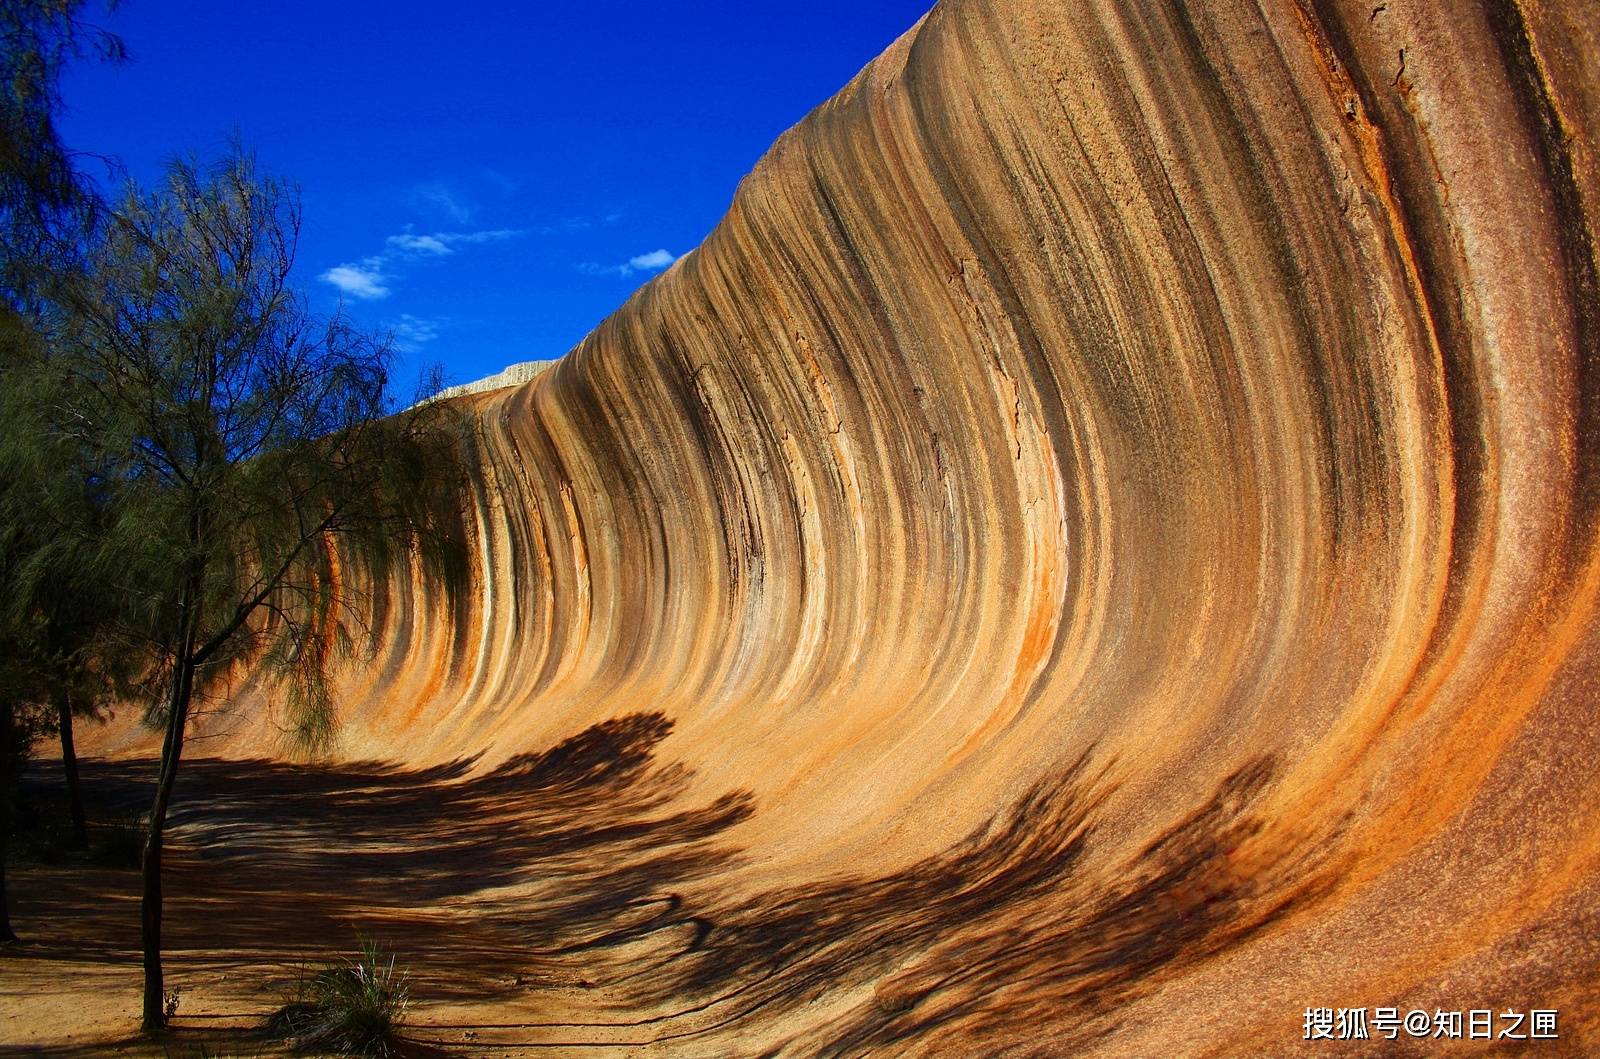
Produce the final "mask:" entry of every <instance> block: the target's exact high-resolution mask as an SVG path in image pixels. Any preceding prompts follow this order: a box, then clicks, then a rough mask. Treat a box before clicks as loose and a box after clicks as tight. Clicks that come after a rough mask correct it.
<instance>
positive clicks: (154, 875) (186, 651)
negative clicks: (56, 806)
mask: <svg viewBox="0 0 1600 1059" xmlns="http://www.w3.org/2000/svg"><path fill="white" fill-rule="evenodd" d="M186 598H187V599H192V598H194V597H193V596H187V597H186ZM182 610H183V612H184V613H183V624H184V632H183V638H182V643H181V645H180V647H179V649H178V652H177V658H176V660H175V661H174V662H173V665H172V698H171V701H170V702H169V703H168V705H167V732H166V738H165V739H164V740H163V741H162V744H161V774H160V776H159V778H158V779H157V780H156V800H155V804H153V805H152V806H151V807H150V825H149V828H148V830H147V831H146V833H145V842H144V857H143V860H142V863H141V864H140V874H141V875H142V877H143V890H144V892H143V896H142V898H141V900H140V904H139V924H140V931H141V934H142V935H143V940H144V1015H143V1023H144V1029H145V1031H146V1032H154V1031H157V1030H162V1029H165V1028H166V1025H167V1012H166V1006H165V1001H166V982H165V979H164V978H163V976H162V970H161V842H162V837H163V835H162V832H163V829H164V828H165V827H166V824H167V806H168V805H170V804H171V802H172V788H173V786H174V784H175V783H176V782H177V779H178V761H179V759H180V758H181V757H182V756H183V730H184V724H185V722H187V721H188V718H189V699H190V697H191V695H192V694H193V692H194V622H193V620H192V616H191V615H190V614H188V613H187V610H188V608H187V607H186V606H185V607H184V608H182Z"/></svg>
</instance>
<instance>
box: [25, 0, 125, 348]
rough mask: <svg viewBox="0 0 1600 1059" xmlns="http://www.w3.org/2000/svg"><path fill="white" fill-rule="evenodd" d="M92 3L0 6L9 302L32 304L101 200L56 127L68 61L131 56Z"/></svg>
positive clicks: (28, 1) (46, 0) (50, 0)
mask: <svg viewBox="0 0 1600 1059" xmlns="http://www.w3.org/2000/svg"><path fill="white" fill-rule="evenodd" d="M89 6H90V5H89V4H88V3H87V2H86V0H6V2H5V3H4V4H0V294H3V295H4V302H5V304H6V306H7V307H8V308H15V307H17V306H18V304H19V302H20V303H26V302H28V301H29V300H30V297H31V294H32V288H33V286H34V285H35V284H36V283H37V282H38V281H40V280H41V279H43V278H45V277H47V276H48V274H49V271H50V269H52V268H59V267H60V265H61V263H62V260H63V258H64V257H65V258H70V257H71V256H72V254H73V253H74V251H75V249H76V245H75V244H76V239H75V236H76V234H77V232H78V231H79V230H80V229H81V227H82V226H83V225H84V224H85V223H86V222H87V220H88V215H89V214H92V212H93V208H94V205H95V198H94V196H93V194H92V193H90V191H89V190H88V188H87V187H86V186H85V184H84V181H83V179H82V177H81V176H80V175H79V174H78V172H77V171H76V170H75V169H74V168H73V165H72V155H71V153H70V152H69V151H68V150H67V149H66V147H65V146H64V145H63V144H62V142H61V137H60V134H59V132H58V130H57V128H56V115H57V114H58V113H59V111H60V103H61V101H60V95H59V83H60V78H61V72H62V70H63V69H64V68H65V66H66V64H67V63H68V62H70V61H72V60H73V59H77V58H82V57H84V56H85V55H86V54H93V55H95V56H97V57H99V58H102V59H108V60H111V61H121V60H122V59H124V58H125V57H126V53H125V51H124V49H123V45H122V42H121V40H119V39H118V38H117V37H116V36H114V35H113V34H110V33H107V32H106V31H104V30H101V29H98V28H97V27H94V26H92V25H90V24H89V23H87V22H86V21H85V20H84V19H83V18H82V12H83V10H84V9H85V8H86V7H89ZM107 6H110V5H107ZM5 315H6V314H5V313H4V312H0V322H3V317H4V316H5ZM6 332H7V329H6V328H5V327H3V326H0V346H3V345H4V344H6V342H7V339H8V337H12V336H8V335H7V333H6Z"/></svg>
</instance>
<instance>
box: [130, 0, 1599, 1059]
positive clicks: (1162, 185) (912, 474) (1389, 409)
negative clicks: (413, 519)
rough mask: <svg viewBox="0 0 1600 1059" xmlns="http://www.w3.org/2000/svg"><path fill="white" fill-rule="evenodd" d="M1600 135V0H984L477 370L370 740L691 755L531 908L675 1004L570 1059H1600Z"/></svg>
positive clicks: (592, 758) (637, 987)
mask: <svg viewBox="0 0 1600 1059" xmlns="http://www.w3.org/2000/svg"><path fill="white" fill-rule="evenodd" d="M1597 134H1600V8H1597V7H1596V6H1595V5H1593V4H1592V3H1590V2H1587V0H1541V2H1539V3H1531V2H1518V0H1505V2H1489V0H1482V2H1479V0H1467V2H1461V3H1457V2H1450V3H1446V2H1443V0H1427V2H1425V0H1412V2H1403V3H1401V2H1395V0H1390V2H1388V3H1380V2H1376V0H1362V2H1361V3H1350V2H1343V0H1210V2H1206V3H1196V2H1192V0H1188V2H1185V0H1082V2H1077V3H1070V4H1068V3H1059V2H1046V0H943V2H941V3H940V4H939V5H938V6H937V7H936V8H934V9H933V11H931V12H930V13H929V14H928V15H927V16H926V17H925V18H924V19H923V20H922V21H921V22H919V23H918V24H917V25H916V26H915V27H913V28H912V29H911V30H910V31H909V32H907V33H906V34H905V35H904V37H902V38H901V39H900V40H899V41H898V42H897V43H896V44H895V45H894V46H893V47H891V48H890V49H889V50H888V51H887V52H886V53H885V54H884V55H883V56H882V57H880V58H879V59H878V60H876V61H875V62H874V63H872V64H871V65H870V66H869V67H867V68H866V69H865V70H863V71H862V72H861V74H860V75H859V76H858V77H856V79H855V80H853V81H852V82H851V83H850V84H849V85H848V86H846V87H845V88H844V89H843V91H841V92H840V93H839V94H838V95H837V96H836V97H835V98H833V99H832V100H830V101H829V102H827V103H826V104H824V105H823V106H821V107H820V108H819V109H818V110H817V111H815V112H814V113H813V114H811V115H810V116H809V117H808V118H807V119H806V120H805V121H804V122H802V123H801V124H800V125H798V126H796V127H795V128H793V129H791V130H790V131H789V132H788V133H786V134H785V135H784V136H783V137H782V138H781V139H780V140H779V141H778V142H777V143H776V144H775V145H774V147H773V148H772V150H771V152H770V153H769V154H768V155H767V156H766V157H765V158H764V159H763V160H762V161H761V162H760V164H759V165H758V166H757V167H756V169H755V170H754V172H753V173H751V175H750V176H749V177H748V178H747V179H746V180H745V181H744V182H743V183H742V184H741V186H740V187H739V190H738V194H737V196H736V198H735V200H734V202H733V205H732V207H731V209H730V210H729V212H728V214H727V217H726V218H725V219H724V220H723V221H722V223H721V224H720V225H719V226H718V227H717V228H716V230H715V231H714V232H713V233H712V234H711V235H710V236H709V238H707V240H706V241H705V243H704V244H703V245H702V246H701V247H700V248H698V249H697V250H695V251H694V252H692V253H690V254H688V255H686V256H685V257H684V258H683V259H682V260H680V261H678V262H677V263H676V264H674V265H673V266H672V267H671V268H670V269H669V270H668V271H667V272H666V273H664V274H663V275H662V276H661V277H659V278H658V279H656V280H655V281H653V282H651V283H650V284H648V285H647V286H645V287H644V288H643V289H641V290H640V291H639V292H638V293H637V294H636V295H635V296H634V297H633V298H632V299H630V300H629V301H628V303H627V304H626V305H624V306H623V307H622V308H621V309H620V310H619V311H618V312H616V313H615V314H614V315H613V316H612V317H611V318H609V319H608V320H606V321H605V322H604V323H603V324H602V325H601V326H600V327H598V328H597V329H596V330H595V332H594V333H593V334H591V335H590V336H589V337H588V338H587V339H586V340H585V341H584V342H583V343H582V344H581V345H580V346H578V347H577V348H576V349H574V350H573V351H572V352H571V353H569V354H568V355H567V356H565V357H563V358H562V359H561V360H560V361H559V362H557V363H556V364H555V365H554V366H553V367H551V368H550V369H549V370H547V371H544V372H542V373H540V374H538V375H537V376H536V377H535V378H533V379H532V381H531V382H529V383H527V384H526V385H522V386H519V387H515V388H509V389H497V390H493V391H491V392H485V393H479V394H473V395H467V396H462V397H460V398H458V400H459V401H460V402H461V404H462V406H463V407H466V408H468V409H470V411H471V413H472V415H473V416H474V417H475V422H476V424H477V427H476V432H475V441H474V452H473V460H474V465H475V467H476V468H477V474H476V475H475V479H474V482H473V490H472V505H471V509H470V511H469V512H467V514H468V517H469V522H470V526H471V528H472V539H473V548H474V552H473V555H474V559H473V562H474V577H473V588H472V591H471V592H470V593H469V596H468V598H466V599H464V600H461V601H458V602H457V603H455V604H453V605H451V604H448V603H447V602H446V601H445V600H443V599H442V598H441V597H440V596H439V595H438V593H437V592H436V591H435V590H434V589H432V588H430V586H428V585H427V584H425V583H423V582H422V581H421V580H414V581H413V582H411V583H407V584H397V585H393V586H389V588H388V589H386V590H385V591H384V592H383V593H381V594H380V597H379V600H378V602H379V608H378V613H377V615H376V619H375V630H376V633H377V636H378V643H379V646H378V649H377V654H376V657H375V658H374V659H372V660H371V661H370V662H364V663H363V664H362V665H361V666H360V667H359V671H356V672H352V673H351V674H350V675H349V677H348V679H347V681H346V684H345V688H346V690H345V694H344V699H345V701H346V702H347V703H348V704H349V705H348V708H347V710H346V714H345V716H344V731H345V744H344V749H343V752H344V753H345V754H347V755H348V756H349V757H351V758H385V759H394V760H399V761H403V762H407V763H409V764H412V765H415V766H418V767H421V766H434V765H444V764H446V763H449V762H452V761H463V760H470V761H471V762H472V770H473V774H474V775H477V776H490V775H498V776H518V775H532V774H535V773H536V774H537V775H539V776H545V777H548V775H551V774H552V773H549V772H548V770H549V769H551V768H556V764H552V762H556V763H557V764H559V763H560V762H567V764H565V765H561V768H568V767H569V766H570V767H576V766H572V765H571V762H572V761H578V762H580V763H584V762H587V764H585V765H584V768H585V769H591V770H592V769H598V770H599V771H598V772H592V771H590V772H583V775H586V776H587V775H591V774H592V775H601V774H604V775H605V776H608V777H612V778H611V779H607V780H606V783H607V784H609V783H612V782H613V779H614V780H615V782H616V783H617V784H623V783H624V781H626V783H634V782H637V783H641V784H645V783H648V784H655V785H656V786H650V787H649V788H648V790H649V791H650V792H653V793H650V794H649V796H648V797H646V796H645V794H644V793H641V792H643V791H644V790H645V788H638V789H635V790H634V791H633V793H632V794H627V793H618V792H617V791H614V790H613V789H612V788H611V787H609V786H606V785H604V784H602V785H599V786H597V787H596V788H595V795H594V797H595V799H596V801H595V803H594V804H596V805H600V804H602V802H603V799H604V798H638V799H642V800H640V801H638V802H637V805H638V806H639V807H640V808H639V812H641V813H645V814H646V815H649V816H650V818H651V819H652V820H668V819H670V820H673V821H679V822H680V824H677V825H674V826H681V827H682V828H683V829H684V830H683V831H682V833H677V832H672V831H668V832H665V834H666V835H667V837H666V838H659V837H658V838H657V839H654V840H652V841H658V842H659V843H661V844H660V845H659V846H652V847H651V848H652V850H656V851H657V853H658V854H659V855H657V853H652V855H651V856H652V857H654V858H655V859H649V858H645V857H644V856H643V854H642V853H639V851H638V850H635V853H639V857H640V859H639V860H638V861H637V863H634V862H629V863H630V864H632V865H633V867H632V868H630V870H629V871H627V872H623V871H620V865H619V864H612V863H609V862H608V863H603V864H601V863H596V864H587V865H586V866H584V867H582V868H581V869H580V868H577V867H574V868H571V871H572V872H574V873H578V872H581V871H589V872H592V873H594V875H595V877H598V875H599V874H600V873H602V872H603V871H609V870H610V869H612V868H619V870H618V871H616V872H615V873H614V874H612V875H609V876H607V878H609V879H611V883H609V884H608V885H610V887H611V889H610V890H609V891H608V892H609V893H611V894H612V895H613V896H615V895H617V894H621V895H622V898H619V899H618V900H616V901H613V902H612V903H609V904H608V903H606V901H604V900H598V901H595V902H591V903H590V904H587V905H584V906H582V907H579V906H577V905H575V904H574V905H571V906H570V907H567V906H564V907H566V914H565V917H564V918H561V917H551V918H549V919H547V920H542V921H541V922H545V923H546V926H545V928H544V930H545V935H546V936H535V932H532V931H531V930H530V932H529V936H527V937H525V938H521V939H518V938H517V937H516V936H515V934H512V933H508V934H506V935H504V936H503V940H504V942H505V944H507V945H508V946H511V947H513V948H515V947H516V946H517V945H519V944H520V945H525V946H526V948H527V951H528V952H529V953H530V954H531V953H534V952H536V951H537V952H539V953H543V954H544V956H543V957H541V958H549V959H569V958H570V959H572V960H577V961H580V962H581V963H582V964H583V966H585V967H586V968H588V971H587V972H586V973H588V974H589V975H591V976H592V977H593V978H594V980H595V981H596V982H597V983H598V987H599V988H601V990H602V992H603V993H604V996H605V1000H604V1003H603V1004H602V1005H600V1007H598V1008H597V1009H596V1010H597V1012H598V1014H597V1017H596V1018H595V1020H594V1021H595V1023H596V1024H599V1023H605V1024H606V1025H610V1026H613V1027H615V1026H618V1025H626V1026H628V1027H630V1029H628V1030H627V1033H630V1034H632V1036H619V1034H621V1033H622V1031H621V1030H616V1031H615V1032H613V1033H612V1035H611V1036H609V1037H606V1036H604V1032H611V1031H604V1032H603V1031H601V1030H596V1029H591V1030H578V1029H573V1030H568V1031H566V1032H565V1035H564V1036H563V1037H562V1038H561V1039H563V1040H597V1041H598V1040H604V1041H612V1042H632V1043H636V1044H642V1043H649V1042H655V1044H656V1047H657V1049H658V1050H659V1051H661V1052H662V1053H664V1054H685V1055H713V1054H716V1055H723V1054H727V1055H733V1054H750V1055H754V1054H793V1055H811V1054H829V1055H832V1054H839V1055H865V1054H868V1053H872V1054H880V1055H919V1054H920V1055H942V1056H945V1055H995V1054H1038V1055H1062V1054H1106V1055H1158V1054H1173V1055H1237V1054H1272V1055H1286V1054H1294V1053H1295V1052H1296V1050H1297V1049H1304V1050H1306V1051H1307V1053H1308V1054H1309V1053H1315V1054H1323V1053H1322V1052H1320V1051H1318V1050H1317V1049H1318V1048H1323V1049H1326V1048H1329V1047H1331V1046H1328V1045H1327V1044H1326V1042H1313V1041H1305V1040H1303V1029H1304V1027H1303V1011H1304V1009H1305V1008H1307V1007H1308V1006H1328V1007H1358V1006H1366V1007H1368V1008H1369V1009H1370V1008H1373V1007H1378V1006H1397V1007H1399V1008H1400V1009H1401V1011H1402V1012H1404V1011H1406V1010H1409V1009H1412V1008H1418V1009H1426V1010H1427V1011H1429V1012H1430V1013H1431V1012H1432V1011H1434V1010H1435V1009H1438V1008H1444V1009H1461V1010H1465V1009H1468V1008H1495V1009H1507V1008H1514V1009H1521V1010H1528V1009H1531V1008H1542V1009H1558V1010H1559V1011H1560V1013H1561V1014H1560V1024H1559V1025H1560V1033H1561V1041H1560V1044H1559V1045H1556V1046H1555V1047H1557V1048H1559V1049H1565V1050H1566V1051H1568V1052H1569V1053H1571V1054H1577V1053H1581V1052H1585V1051H1590V1052H1592V1051H1595V1050H1600V1014H1597V1012H1600V1007H1597V1006H1596V1003H1595V1001H1596V999H1597V987H1596V985H1595V983H1596V982H1600V941H1597V939H1600V918H1597V917H1600V912H1597V911H1596V909H1600V864H1597V861H1600V768H1597V765H1600V724H1597V723H1596V722H1597V720H1600V706H1597V694H1600V690H1597V689H1600V626H1597V624H1596V622H1595V612H1596V593H1597V591H1600V551H1597V529H1600V520H1597V515H1600V286H1597V270H1596V241H1595V234H1596V232H1597V230H1600V135H1597ZM240 694H241V697H245V698H248V697H249V696H250V695H252V694H254V692H253V691H252V690H251V689H250V688H248V687H246V688H245V689H243V690H242V691H241V693H240ZM265 716H266V715H263V714H260V713H258V712H253V711H248V710H239V711H234V712H232V713H226V714H222V715H219V717H218V718H215V719H212V720H208V721H206V722H205V724H206V725H208V726H210V727H209V728H207V732H208V733H209V734H210V735H211V736H212V737H213V741H212V742H211V743H210V744H209V748H208V749H207V750H206V751H204V752H206V753H221V754H231V755H242V756H249V755H254V754H259V753H261V752H262V751H261V747H262V746H263V745H265V744H264V742H263V741H264V740H266V739H268V738H269V737H270V736H271V735H272V729H271V727H270V721H269V720H266V719H263V718H264V717H265ZM104 738H105V741H106V744H107V746H108V748H111V749H115V748H116V746H117V745H118V741H119V739H120V738H122V737H120V736H118V735H116V733H115V732H108V733H107V734H106V736H105V737H104ZM636 741H642V744H641V745H645V746H647V747H648V749H647V750H646V751H643V753H645V754H646V755H647V756H648V760H649V762H650V763H651V764H649V765H648V767H646V766H640V769H639V770H634V769H632V766H630V767H629V770H624V771H623V772H620V773H616V774H613V773H611V772H606V771H605V768H606V767H608V766H605V765H604V763H605V762H607V761H612V760H613V759H615V758H617V756H618V755H619V754H620V753H621V748H622V747H623V746H625V745H626V746H634V745H635V743H636ZM551 748H556V750H558V751H560V753H559V754H558V755H557V758H551V757H549V755H550V754H552V753H556V751H553V750H552V749H551ZM563 748H564V749H563ZM528 755H544V756H543V757H536V758H534V759H531V760H534V761H535V765H536V766H537V767H535V766H530V765H529V764H528V762H529V760H530V758H529V757H528ZM585 755H587V756H585ZM630 760H632V759H630ZM529 768H534V770H535V771H534V773H529V772H527V771H526V770H527V769H529ZM518 769H523V770H524V771H523V772H518V771H517V770H518ZM538 769H545V770H546V771H545V772H538ZM641 770H642V771H641ZM652 770H653V771H652ZM555 774H558V775H559V776H561V777H564V778H563V779H562V782H563V783H565V782H567V778H570V777H568V773H566V772H559V771H558V773H555ZM573 775H576V773H574V774H573ZM644 776H653V777H654V779H650V780H646V779H643V778H637V779H630V778H628V777H644ZM617 777H622V778H617ZM465 782H472V781H465ZM541 782H543V781H541ZM574 782H576V781H574ZM563 789H566V788H563ZM619 789H620V788H619ZM608 792H609V793H608ZM575 804H576V803H575ZM618 804H621V803H618ZM628 804H635V803H633V802H630V803H628ZM708 807H709V808H708ZM719 807H720V808H719ZM583 811H585V810H581V809H574V812H583ZM596 811H599V810H596ZM674 813H678V814H680V815H676V816H674V815H671V814H674ZM708 813H709V815H706V814H708ZM652 834H657V835H658V836H659V835H660V834H661V833H660V832H652ZM640 841H641V842H642V841H644V840H643V839H641V840H640ZM675 844H676V845H675ZM684 844H687V845H684ZM674 849H686V850H690V851H691V852H692V853H693V856H690V857H687V858H686V859H684V858H680V859H678V860H672V859H671V857H669V853H670V851H671V850H674ZM508 856H509V854H508ZM634 869H637V870H634ZM528 870H529V872H530V877H534V876H537V873H538V871H539V866H538V865H537V864H530V865H529V866H528ZM574 877H576V876H574ZM562 885H568V884H566V883H563V884H562ZM527 886H529V887H535V889H528V890H524V891H518V893H519V894H521V896H519V897H516V898H515V900H519V901H525V902H527V903H528V907H530V908H534V907H543V906H542V905H541V904H540V902H548V901H550V900H554V899H555V898H554V897H552V896H551V893H550V892H549V891H547V890H538V889H537V888H536V886H535V883H533V882H529V883H528V884H527ZM559 888H560V887H557V889H559ZM508 892H509V891H508ZM595 892H597V893H598V892H599V891H598V890H596V891H595ZM495 899H496V900H504V901H511V900H513V898H512V897H510V896H507V893H497V896H496V898H495ZM508 929H509V928H508ZM551 934H553V935H554V936H555V937H556V938H557V939H558V941H559V944H551V942H550V937H549V936H548V935H551ZM552 954H555V955H552ZM531 958H532V956H530V959H531ZM597 1003H598V1002H597ZM602 1008H603V1010H602ZM546 1014H548V1012H546ZM585 1033H588V1034H590V1035H591V1036H590V1037H585V1036H584V1034H585ZM1402 1039H1404V1035H1402Z"/></svg>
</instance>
